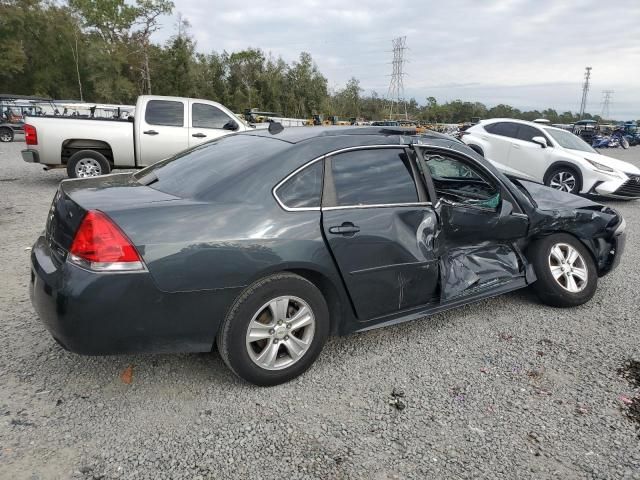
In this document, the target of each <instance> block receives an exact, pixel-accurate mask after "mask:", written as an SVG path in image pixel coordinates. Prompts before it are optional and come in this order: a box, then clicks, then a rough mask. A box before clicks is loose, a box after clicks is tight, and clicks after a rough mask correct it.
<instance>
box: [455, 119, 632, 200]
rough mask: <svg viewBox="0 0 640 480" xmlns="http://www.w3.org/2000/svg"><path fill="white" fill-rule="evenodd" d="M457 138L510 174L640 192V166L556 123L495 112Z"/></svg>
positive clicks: (622, 193)
mask: <svg viewBox="0 0 640 480" xmlns="http://www.w3.org/2000/svg"><path fill="white" fill-rule="evenodd" d="M462 141H463V142H464V143H466V144H467V145H469V147H471V148H472V149H473V150H475V151H476V152H478V153H479V154H480V155H483V156H484V157H485V158H487V160H489V161H491V162H492V163H493V164H494V165H495V166H496V167H497V168H498V169H499V170H501V171H502V172H504V173H506V174H508V175H511V176H513V177H519V178H525V179H529V180H534V181H537V182H542V183H544V184H545V185H547V186H549V187H551V188H555V189H557V190H562V191H565V192H569V193H576V194H577V193H583V194H595V195H602V196H606V197H612V198H624V199H633V198H640V169H638V168H637V167H636V166H634V165H632V164H630V163H627V162H624V161H622V160H617V159H614V158H611V157H607V156H605V155H601V154H600V153H598V152H597V151H596V150H594V149H593V148H592V147H591V146H590V145H588V144H587V143H585V142H584V141H583V140H582V139H580V138H579V137H577V136H576V135H574V134H573V133H571V132H568V131H566V130H562V129H560V128H555V127H550V126H546V125H540V124H537V123H533V122H527V121H524V120H514V119H509V118H498V119H492V120H484V121H482V122H480V123H479V124H478V125H474V126H473V127H471V128H469V129H468V130H467V131H466V132H465V135H463V137H462Z"/></svg>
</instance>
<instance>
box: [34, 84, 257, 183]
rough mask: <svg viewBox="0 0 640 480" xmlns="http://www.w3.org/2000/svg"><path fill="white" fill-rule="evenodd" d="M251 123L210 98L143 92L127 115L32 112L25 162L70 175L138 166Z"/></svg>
mask: <svg viewBox="0 0 640 480" xmlns="http://www.w3.org/2000/svg"><path fill="white" fill-rule="evenodd" d="M247 129H249V127H247V126H246V125H245V124H244V123H242V122H240V121H239V120H238V118H237V117H236V116H235V115H234V114H233V113H232V112H231V111H230V110H229V109H227V108H226V107H225V106H223V105H220V104H219V103H217V102H212V101H210V100H200V99H194V98H181V97H161V96H154V95H143V96H140V97H138V101H137V102H136V108H135V114H134V116H133V117H131V116H130V117H129V118H128V119H120V118H115V119H105V118H74V117H65V116H38V117H27V123H26V124H25V126H24V131H25V141H26V143H27V147H28V148H27V149H26V150H23V151H22V158H23V160H24V161H25V162H29V163H39V164H41V165H44V166H45V167H46V168H47V169H49V168H66V169H67V174H68V175H69V177H71V178H83V177H94V176H98V175H104V174H107V173H109V172H111V170H113V169H117V168H138V167H144V166H147V165H151V164H153V163H155V162H157V161H159V160H162V159H164V158H167V157H170V156H171V155H173V154H175V153H178V152H180V151H182V150H185V149H187V148H189V147H193V146H196V145H199V144H200V143H203V142H205V141H207V140H212V139H215V138H218V137H221V136H224V135H228V134H230V133H234V132H241V131H245V130H247Z"/></svg>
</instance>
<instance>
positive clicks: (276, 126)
mask: <svg viewBox="0 0 640 480" xmlns="http://www.w3.org/2000/svg"><path fill="white" fill-rule="evenodd" d="M283 130H284V127H283V126H282V124H281V123H280V122H269V133H270V134H271V135H277V134H279V133H280V132H281V131H283Z"/></svg>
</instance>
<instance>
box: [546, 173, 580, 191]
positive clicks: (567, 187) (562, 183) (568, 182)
mask: <svg viewBox="0 0 640 480" xmlns="http://www.w3.org/2000/svg"><path fill="white" fill-rule="evenodd" d="M577 183H578V182H577V180H576V177H575V174H573V173H572V172H568V171H565V170H560V171H559V172H556V173H555V174H554V175H553V177H551V181H550V182H549V186H550V187H551V188H554V189H556V190H560V191H562V192H569V193H571V192H573V191H574V189H575V188H576V184H577Z"/></svg>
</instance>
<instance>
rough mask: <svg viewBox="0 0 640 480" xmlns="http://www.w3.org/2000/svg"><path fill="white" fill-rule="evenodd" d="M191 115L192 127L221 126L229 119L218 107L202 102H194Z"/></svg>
mask: <svg viewBox="0 0 640 480" xmlns="http://www.w3.org/2000/svg"><path fill="white" fill-rule="evenodd" d="M191 116H192V120H191V122H192V124H193V127H194V128H222V127H224V126H225V125H226V124H227V122H229V120H231V119H230V118H229V116H228V115H227V114H226V113H223V112H222V110H220V109H219V108H216V107H214V106H213V105H206V104H204V103H194V104H193V106H192V107H191Z"/></svg>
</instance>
